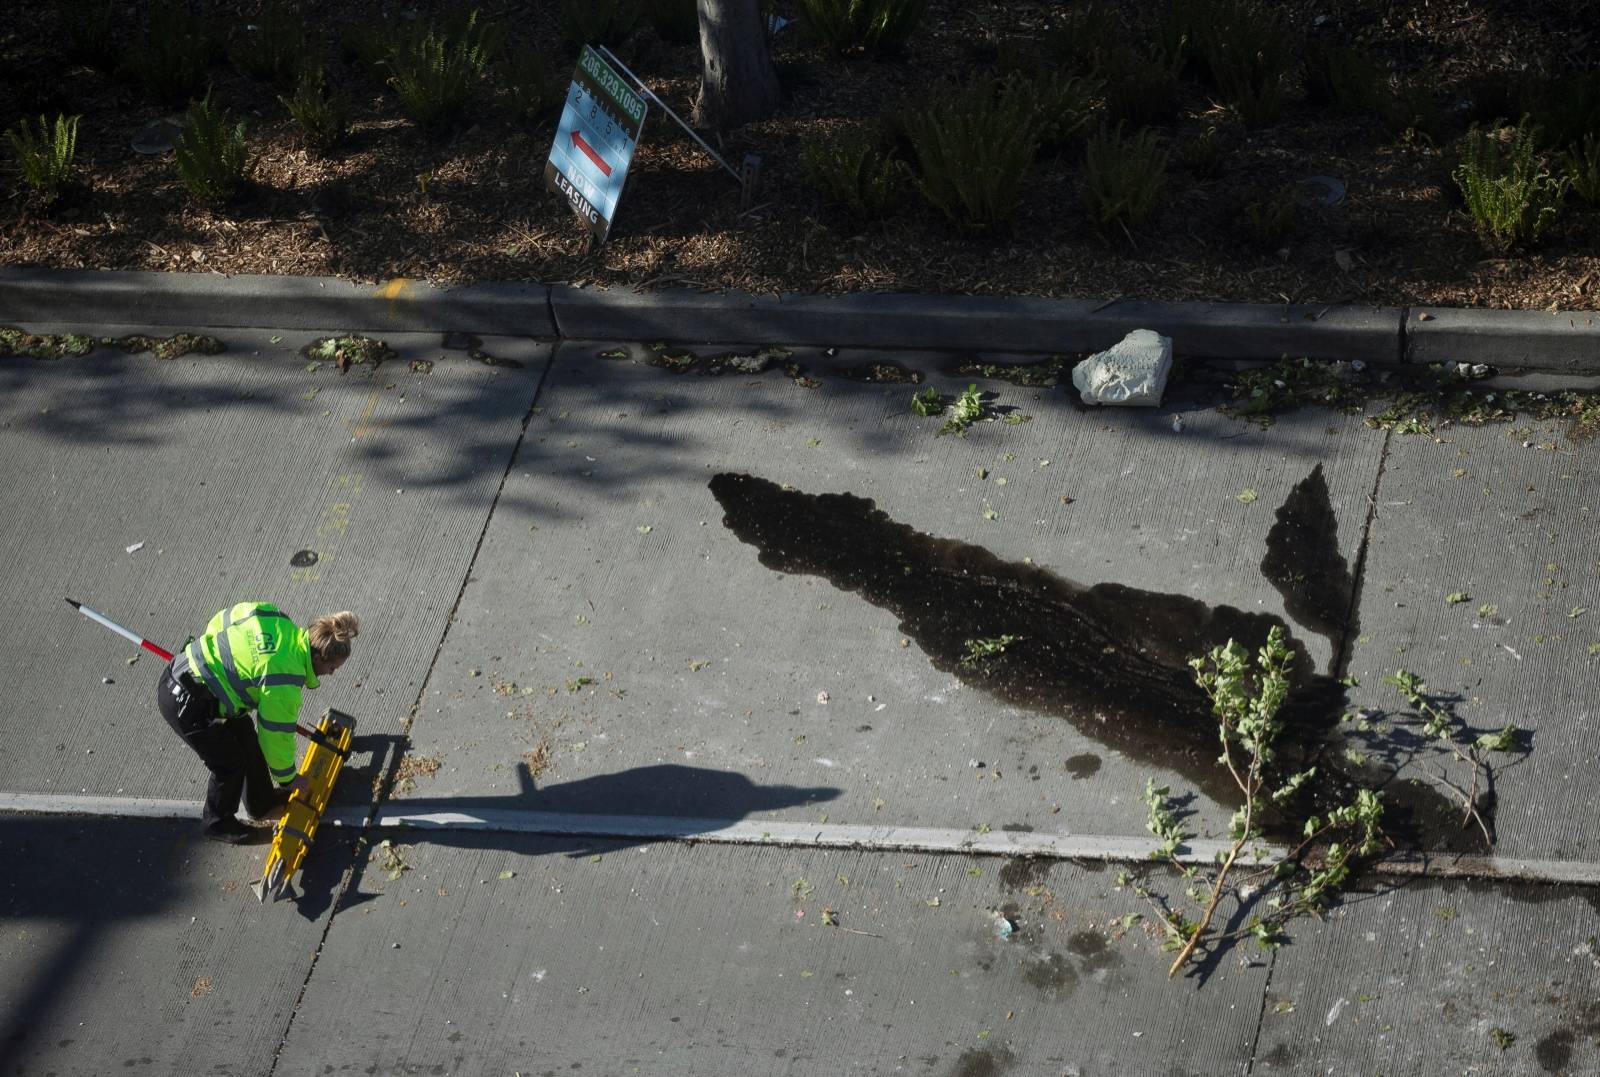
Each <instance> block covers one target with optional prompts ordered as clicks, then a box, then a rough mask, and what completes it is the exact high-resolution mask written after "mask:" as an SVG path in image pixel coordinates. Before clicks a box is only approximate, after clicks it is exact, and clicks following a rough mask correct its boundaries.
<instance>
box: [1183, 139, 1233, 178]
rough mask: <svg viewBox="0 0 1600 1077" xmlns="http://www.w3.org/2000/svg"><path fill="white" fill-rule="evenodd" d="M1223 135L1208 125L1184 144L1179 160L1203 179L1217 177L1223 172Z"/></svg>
mask: <svg viewBox="0 0 1600 1077" xmlns="http://www.w3.org/2000/svg"><path fill="white" fill-rule="evenodd" d="M1222 152H1223V145H1222V135H1221V134H1219V133H1218V131H1217V129H1216V128H1215V127H1207V128H1206V129H1205V130H1204V131H1201V132H1200V133H1199V134H1198V135H1195V136H1194V137H1193V138H1191V139H1190V140H1189V141H1187V142H1185V143H1184V144H1183V148H1182V149H1180V150H1179V151H1178V162H1179V163H1180V164H1182V165H1183V167H1184V168H1186V169H1188V170H1189V171H1190V172H1192V173H1194V174H1195V175H1196V176H1198V177H1200V178H1201V179H1215V178H1216V177H1217V176H1218V175H1220V174H1221V172H1222Z"/></svg>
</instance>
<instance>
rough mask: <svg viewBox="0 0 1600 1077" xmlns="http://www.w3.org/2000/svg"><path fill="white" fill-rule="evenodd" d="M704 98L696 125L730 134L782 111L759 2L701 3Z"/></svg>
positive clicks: (698, 107) (722, 0)
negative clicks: (742, 125)
mask: <svg viewBox="0 0 1600 1077" xmlns="http://www.w3.org/2000/svg"><path fill="white" fill-rule="evenodd" d="M698 6H699V9H700V56H701V58H702V63H701V76H700V96H699V97H698V98H697V99H696V100H695V103H694V122H695V123H696V124H697V125H699V126H701V127H710V128H713V129H715V130H717V131H726V130H729V129H730V128H734V127H738V126H740V125H741V124H746V123H749V122H751V121H752V120H759V119H764V118H765V117H767V116H770V115H772V114H773V113H774V112H776V111H777V110H778V97H779V91H778V69H777V68H776V67H774V66H773V64H772V54H771V52H770V51H769V50H768V49H767V30H766V27H765V26H764V25H762V15H761V3H760V0H699V3H698Z"/></svg>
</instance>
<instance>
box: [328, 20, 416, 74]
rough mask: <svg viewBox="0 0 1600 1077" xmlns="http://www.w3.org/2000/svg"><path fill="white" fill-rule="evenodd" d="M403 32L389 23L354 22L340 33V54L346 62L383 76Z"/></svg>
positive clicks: (346, 25)
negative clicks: (387, 62)
mask: <svg viewBox="0 0 1600 1077" xmlns="http://www.w3.org/2000/svg"><path fill="white" fill-rule="evenodd" d="M400 34H401V31H400V30H399V29H398V28H397V27H395V26H393V25H390V24H388V23H370V24H369V23H367V22H352V23H346V24H345V25H344V28H343V29H341V30H340V31H339V52H340V54H341V55H342V56H343V57H344V59H345V62H347V63H355V64H357V65H358V66H360V67H363V68H366V70H367V72H368V73H369V74H374V75H382V73H383V71H384V64H385V62H386V61H387V60H388V58H389V56H390V54H391V53H393V52H394V50H395V47H396V45H397V44H398V41H399V37H400Z"/></svg>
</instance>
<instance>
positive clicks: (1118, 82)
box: [1095, 47, 1181, 127]
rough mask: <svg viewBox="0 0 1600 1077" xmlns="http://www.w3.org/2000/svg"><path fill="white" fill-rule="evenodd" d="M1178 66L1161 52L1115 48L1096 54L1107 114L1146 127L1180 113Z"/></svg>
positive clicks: (1130, 123)
mask: <svg viewBox="0 0 1600 1077" xmlns="http://www.w3.org/2000/svg"><path fill="white" fill-rule="evenodd" d="M1178 68H1179V65H1178V64H1177V63H1176V62H1175V61H1172V60H1169V59H1165V58H1163V57H1162V56H1161V55H1160V54H1159V53H1158V52H1152V51H1146V50H1144V49H1136V48H1131V47H1121V48H1115V49H1112V50H1110V51H1108V52H1104V53H1100V54H1099V55H1098V56H1097V57H1096V58H1095V70H1096V71H1097V72H1098V73H1099V75H1100V76H1101V77H1102V78H1103V79H1104V80H1105V101H1106V116H1107V117H1108V118H1109V119H1110V121H1111V122H1112V123H1126V124H1128V125H1129V126H1132V127H1144V126H1147V125H1149V124H1152V123H1165V122H1166V121H1168V120H1170V119H1172V118H1173V117H1174V116H1176V115H1177V114H1178V107H1179V105H1180V103H1181V102H1180V100H1179V96H1178Z"/></svg>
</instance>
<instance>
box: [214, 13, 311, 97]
mask: <svg viewBox="0 0 1600 1077" xmlns="http://www.w3.org/2000/svg"><path fill="white" fill-rule="evenodd" d="M252 25H254V26H255V29H254V30H243V31H241V32H240V34H239V35H238V36H237V37H236V38H234V41H233V48H232V49H231V50H230V55H231V57H232V59H233V64H234V66H235V67H237V68H238V69H239V70H240V71H243V72H244V73H245V74H246V75H249V76H250V77H251V78H257V79H262V80H264V81H266V80H270V81H272V82H278V83H282V84H285V85H289V84H291V83H293V82H295V81H296V80H297V78H298V77H299V75H300V69H301V68H302V67H304V66H306V49H307V45H308V41H309V35H308V33H307V31H306V23H305V19H304V17H302V16H301V14H300V11H299V9H298V8H296V7H294V6H292V5H291V4H289V3H287V2H286V0H271V2H270V3H268V4H267V5H266V6H265V7H263V8H262V9H261V12H260V14H258V15H257V16H256V18H255V21H254V23H253V24H252Z"/></svg>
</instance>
